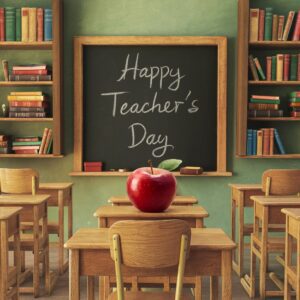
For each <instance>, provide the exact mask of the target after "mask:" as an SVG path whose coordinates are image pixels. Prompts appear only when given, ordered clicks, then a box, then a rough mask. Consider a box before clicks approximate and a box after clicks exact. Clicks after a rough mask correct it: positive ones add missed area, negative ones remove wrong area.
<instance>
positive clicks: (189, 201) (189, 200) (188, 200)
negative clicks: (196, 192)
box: [107, 195, 198, 205]
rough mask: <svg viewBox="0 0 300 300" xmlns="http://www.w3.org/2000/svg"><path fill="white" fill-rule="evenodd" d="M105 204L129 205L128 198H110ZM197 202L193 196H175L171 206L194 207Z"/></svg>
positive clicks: (124, 196)
mask: <svg viewBox="0 0 300 300" xmlns="http://www.w3.org/2000/svg"><path fill="white" fill-rule="evenodd" d="M107 202H109V203H111V204H112V205H131V202H130V200H129V198H128V196H126V195H123V196H112V197H110V198H109V199H108V200H107ZM197 203H198V200H197V198H196V197H194V196H175V198H174V200H173V202H172V205H194V204H197Z"/></svg>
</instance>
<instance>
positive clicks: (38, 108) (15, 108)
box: [9, 106, 46, 112]
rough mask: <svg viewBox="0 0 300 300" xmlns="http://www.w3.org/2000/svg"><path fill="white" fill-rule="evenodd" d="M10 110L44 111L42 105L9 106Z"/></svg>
mask: <svg viewBox="0 0 300 300" xmlns="http://www.w3.org/2000/svg"><path fill="white" fill-rule="evenodd" d="M9 111H10V112H46V108H44V107H13V106H10V107H9Z"/></svg>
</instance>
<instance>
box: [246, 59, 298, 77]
mask: <svg viewBox="0 0 300 300" xmlns="http://www.w3.org/2000/svg"><path fill="white" fill-rule="evenodd" d="M265 62H266V63H265V66H266V68H265V70H264V69H263V67H262V65H261V63H260V61H259V59H258V58H257V57H253V56H252V55H249V67H250V71H251V74H252V77H253V79H254V80H256V81H258V80H268V81H289V80H291V81H300V54H277V55H275V56H267V57H266V60H265Z"/></svg>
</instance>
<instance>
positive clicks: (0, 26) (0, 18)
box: [0, 7, 5, 42]
mask: <svg viewBox="0 0 300 300" xmlns="http://www.w3.org/2000/svg"><path fill="white" fill-rule="evenodd" d="M0 41H1V42H3V41H5V12H4V8H3V7H0Z"/></svg>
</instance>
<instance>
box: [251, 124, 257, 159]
mask: <svg viewBox="0 0 300 300" xmlns="http://www.w3.org/2000/svg"><path fill="white" fill-rule="evenodd" d="M256 154H257V130H254V129H253V131H252V155H256Z"/></svg>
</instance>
